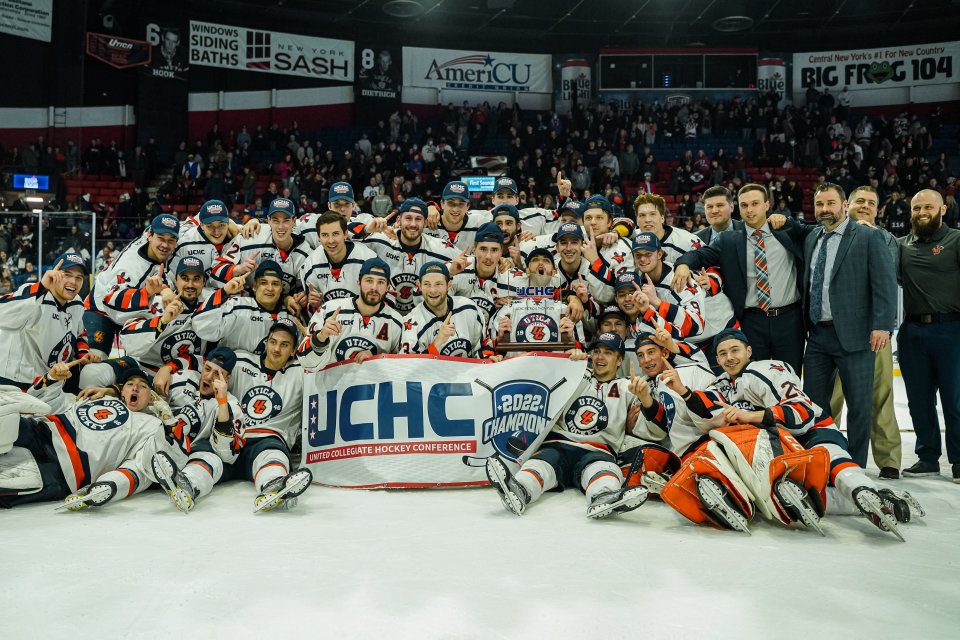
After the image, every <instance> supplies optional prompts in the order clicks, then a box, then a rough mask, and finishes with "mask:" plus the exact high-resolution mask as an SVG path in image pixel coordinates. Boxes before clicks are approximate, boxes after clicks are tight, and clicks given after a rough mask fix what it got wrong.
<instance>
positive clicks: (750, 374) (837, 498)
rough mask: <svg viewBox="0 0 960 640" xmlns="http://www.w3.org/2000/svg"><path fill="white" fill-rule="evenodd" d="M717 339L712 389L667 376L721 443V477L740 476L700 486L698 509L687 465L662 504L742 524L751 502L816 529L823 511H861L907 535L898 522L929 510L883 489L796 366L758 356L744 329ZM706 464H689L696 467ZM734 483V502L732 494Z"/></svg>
mask: <svg viewBox="0 0 960 640" xmlns="http://www.w3.org/2000/svg"><path fill="white" fill-rule="evenodd" d="M714 344H715V346H716V350H717V361H718V362H719V364H720V366H721V367H723V371H724V373H723V374H722V375H721V376H720V377H719V378H718V379H717V380H716V382H714V383H713V384H712V385H710V386H709V387H708V388H707V389H705V390H702V391H700V390H692V389H690V388H688V387H686V385H684V384H683V382H682V381H681V380H680V378H679V376H677V375H676V373H675V372H670V371H667V372H666V373H663V374H661V376H660V379H661V382H662V383H663V384H664V385H666V386H667V387H669V388H670V389H671V390H672V391H674V392H675V393H676V394H678V395H679V396H680V397H681V398H682V399H683V400H684V402H685V403H686V406H687V409H688V410H689V412H690V414H691V417H692V418H693V420H694V421H695V422H696V423H697V424H698V426H699V427H700V428H701V429H704V430H709V431H710V439H711V441H712V443H713V444H714V445H715V446H714V447H713V448H712V449H708V451H707V454H706V455H707V457H708V458H709V459H710V460H711V461H712V464H713V466H715V467H716V468H719V469H721V470H725V471H724V472H723V473H722V475H723V477H724V478H729V477H730V476H731V473H730V470H731V469H732V470H733V472H734V475H736V476H737V477H738V478H739V480H740V483H737V481H736V479H734V480H733V482H732V483H731V484H727V486H726V487H722V488H721V485H722V484H724V483H723V481H722V480H720V481H718V480H717V479H716V478H711V482H712V483H713V485H714V486H713V487H712V489H713V490H712V491H711V490H707V491H704V490H703V489H702V488H701V487H700V486H699V485H697V486H696V491H694V494H696V493H697V492H699V496H700V505H699V506H700V507H701V508H700V509H698V508H697V506H698V505H690V503H689V497H688V496H689V495H693V494H691V486H692V485H691V482H693V483H694V484H696V482H697V481H696V480H695V478H694V476H695V475H696V472H694V475H690V474H688V473H684V472H683V470H682V471H681V472H680V473H678V474H677V475H675V476H674V477H673V478H672V479H671V482H670V483H668V486H667V487H665V488H664V491H663V492H662V494H661V495H662V496H663V498H664V500H666V501H667V502H670V503H671V504H672V505H673V506H675V507H679V510H680V511H681V513H683V514H684V515H686V516H687V517H690V518H691V519H694V521H697V520H696V518H697V517H698V516H700V515H702V514H703V512H704V511H706V512H710V513H711V514H712V515H713V518H715V519H716V520H717V521H719V522H722V523H725V524H727V525H728V526H731V527H732V528H738V529H739V528H742V527H745V519H747V518H748V517H749V515H750V513H749V506H745V504H744V503H745V502H746V501H750V502H752V503H753V505H755V506H756V507H757V508H758V509H759V510H760V511H761V512H762V513H763V514H764V515H765V516H767V517H769V518H779V519H780V520H781V521H782V522H784V523H789V522H793V521H799V522H802V523H803V524H805V525H807V526H811V527H814V528H816V529H817V530H818V531H819V530H820V527H819V524H818V522H819V519H820V517H822V516H823V515H824V513H836V514H850V513H857V512H859V513H861V514H863V515H864V516H865V517H867V519H869V520H870V521H871V522H872V523H873V524H874V525H876V526H877V527H878V528H879V529H881V530H882V531H890V532H892V533H894V535H896V536H897V537H898V538H900V539H901V540H902V539H903V538H902V536H901V535H900V533H899V532H898V531H897V527H896V525H897V521H898V519H899V520H903V521H906V520H909V517H910V516H909V514H910V511H911V508H912V510H913V511H915V512H918V513H920V514H921V515H922V513H923V512H922V509H921V508H920V505H919V504H918V503H917V502H916V501H915V500H913V498H912V497H911V496H909V494H894V493H893V492H890V491H888V490H878V487H877V486H876V484H875V483H874V482H873V481H872V480H871V479H870V478H868V477H867V475H866V474H865V473H864V472H863V469H861V468H860V467H859V466H857V464H855V463H854V462H853V461H852V460H851V459H850V454H849V453H848V452H847V449H846V438H844V436H843V434H842V433H841V432H840V430H839V429H837V427H836V425H834V423H833V420H832V419H830V417H829V415H827V416H824V415H823V413H822V411H821V409H820V407H818V406H817V405H815V404H814V403H813V402H811V400H810V399H809V398H808V397H807V396H806V395H804V393H803V392H802V391H801V386H800V379H799V378H798V377H797V376H796V374H795V373H794V372H793V370H792V369H791V368H790V366H789V365H788V364H786V363H784V362H781V361H776V360H763V361H758V362H752V361H751V360H750V357H751V355H752V350H751V348H750V344H749V342H748V341H747V338H746V336H745V335H744V334H743V332H741V331H740V330H738V329H727V330H725V331H723V332H721V333H720V334H719V335H718V336H717V337H716V339H715V341H714ZM726 425H739V426H726ZM817 456H818V457H817ZM718 461H719V462H718ZM699 462H702V459H701V460H700V461H699ZM699 462H698V461H697V460H692V461H691V462H690V469H695V468H696V466H697V464H698V463H699ZM686 463H687V461H685V465H686ZM820 465H822V467H821V466H820ZM700 473H701V474H705V471H704V470H703V469H701V470H700ZM705 475H709V474H705ZM818 475H823V476H826V477H823V478H818ZM731 485H732V486H733V488H732V491H731V493H733V494H734V495H733V496H732V497H733V499H731V496H730V495H729V494H728V493H727V490H730V488H731ZM823 485H828V486H826V487H824V486H823ZM744 488H745V489H746V491H745V490H744ZM678 496H680V497H679V498H678ZM691 514H693V517H691ZM821 533H822V532H821Z"/></svg>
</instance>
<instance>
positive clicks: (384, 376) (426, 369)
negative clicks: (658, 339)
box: [302, 353, 586, 489]
mask: <svg viewBox="0 0 960 640" xmlns="http://www.w3.org/2000/svg"><path fill="white" fill-rule="evenodd" d="M585 371H586V361H580V362H572V361H570V359H569V358H567V357H566V356H565V355H561V354H547V353H535V354H527V355H523V356H518V357H516V358H510V359H507V360H504V361H503V362H499V363H488V362H484V361H482V360H474V359H470V358H448V357H434V356H418V355H410V356H407V355H389V356H380V357H379V358H375V359H373V360H368V361H365V362H363V363H362V364H355V363H353V362H338V363H335V364H332V365H330V366H328V367H326V368H325V369H322V370H320V371H312V370H309V369H308V370H307V371H306V375H305V376H304V392H303V398H304V408H303V416H304V432H303V460H302V463H303V464H304V465H307V466H308V467H309V469H310V470H311V471H312V472H313V477H314V480H316V481H317V482H320V483H323V484H327V485H332V486H338V487H351V488H358V489H359V488H363V489H371V488H394V489H395V488H423V487H444V486H446V487H463V486H477V485H482V484H486V475H485V473H484V470H483V465H484V460H485V459H486V458H487V457H489V456H491V455H493V454H494V453H497V454H500V455H503V456H505V457H507V458H509V459H516V457H517V455H518V454H519V453H520V452H521V451H522V450H523V449H525V448H526V447H527V445H529V444H530V443H531V442H533V441H534V440H535V439H536V437H537V435H539V434H540V433H542V432H543V430H545V429H549V428H550V427H551V426H552V425H553V423H554V421H555V420H556V419H557V416H558V415H560V413H561V411H562V410H563V409H564V408H565V406H566V405H567V404H568V403H569V402H570V400H571V398H572V396H573V394H574V392H575V391H576V389H577V386H578V385H579V384H580V381H581V379H582V378H583V375H584V372H585Z"/></svg>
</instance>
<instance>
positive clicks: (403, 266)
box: [365, 198, 460, 338]
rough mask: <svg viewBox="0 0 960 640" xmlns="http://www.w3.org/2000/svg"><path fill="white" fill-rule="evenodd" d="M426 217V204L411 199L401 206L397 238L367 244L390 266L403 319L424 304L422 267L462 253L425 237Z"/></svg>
mask: <svg viewBox="0 0 960 640" xmlns="http://www.w3.org/2000/svg"><path fill="white" fill-rule="evenodd" d="M426 215H427V204H426V203H425V202H424V201H423V200H420V199H419V198H408V199H407V200H404V201H403V204H401V205H400V210H399V224H400V231H399V233H397V237H396V238H391V237H389V236H388V235H386V234H384V233H374V234H372V235H371V236H369V237H368V238H367V239H366V241H365V244H366V246H368V247H369V248H370V249H373V251H374V252H375V253H376V254H377V255H378V256H379V257H380V259H381V260H383V261H384V262H386V263H387V265H388V266H389V271H390V273H391V274H392V279H391V281H390V285H391V288H392V289H393V292H394V296H395V299H396V302H395V306H396V309H397V311H399V312H400V314H401V315H406V314H408V313H410V310H411V309H413V308H414V307H415V306H417V305H418V304H420V302H421V296H420V292H419V291H418V290H417V277H418V275H419V273H420V267H422V266H423V265H424V264H426V263H427V262H431V261H433V260H439V261H441V262H450V261H451V260H453V259H454V258H456V257H457V255H458V253H460V252H459V251H457V250H456V249H455V248H454V247H453V245H451V244H450V243H448V242H444V241H442V240H440V239H438V238H434V237H431V236H428V235H425V234H424V232H423V227H424V221H425V220H426ZM398 338H399V336H398Z"/></svg>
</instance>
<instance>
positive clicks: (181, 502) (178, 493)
mask: <svg viewBox="0 0 960 640" xmlns="http://www.w3.org/2000/svg"><path fill="white" fill-rule="evenodd" d="M150 464H151V466H152V467H153V475H154V476H156V478H157V484H159V485H160V488H161V489H163V490H164V491H165V492H166V494H167V495H168V496H169V497H170V501H171V502H172V503H173V506H175V507H176V508H177V511H179V512H180V513H182V514H184V515H187V514H189V513H190V510H191V509H193V504H194V503H193V499H192V498H191V497H190V496H188V495H187V494H186V492H185V491H183V489H180V488H179V487H177V485H176V484H175V483H174V482H173V480H172V478H170V477H169V476H168V475H167V469H166V467H165V466H164V465H161V464H158V463H157V461H156V460H151V461H150Z"/></svg>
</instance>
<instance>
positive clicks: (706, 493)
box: [696, 476, 752, 535]
mask: <svg viewBox="0 0 960 640" xmlns="http://www.w3.org/2000/svg"><path fill="white" fill-rule="evenodd" d="M696 481H697V494H698V495H699V496H700V502H702V503H703V507H704V509H705V510H706V512H707V514H708V515H709V516H710V519H711V520H713V522H714V523H715V524H717V525H719V526H721V527H723V528H725V529H733V530H734V531H743V532H745V533H750V529H749V527H748V526H747V518H746V517H745V516H744V515H743V514H742V513H741V512H740V510H739V509H737V507H736V504H735V503H734V502H733V500H731V499H730V497H729V496H728V495H727V492H726V490H725V489H724V488H723V486H722V485H721V484H720V483H719V482H717V481H716V480H714V479H713V478H711V477H709V476H698V477H697V478H696ZM751 535H752V534H751Z"/></svg>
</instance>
